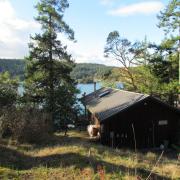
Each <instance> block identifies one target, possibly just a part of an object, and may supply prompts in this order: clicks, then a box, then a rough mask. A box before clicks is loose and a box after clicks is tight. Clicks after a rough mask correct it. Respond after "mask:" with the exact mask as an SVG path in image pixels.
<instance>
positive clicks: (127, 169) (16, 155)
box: [0, 131, 180, 180]
mask: <svg viewBox="0 0 180 180" xmlns="http://www.w3.org/2000/svg"><path fill="white" fill-rule="evenodd" d="M160 153H161V152H138V153H137V157H138V159H137V158H136V154H135V153H134V152H133V151H130V150H125V149H112V148H109V147H106V146H102V145H100V144H98V143H95V142H91V140H90V139H89V138H88V135H87V134H86V132H78V131H71V132H69V133H68V136H64V135H63V134H61V133H59V134H55V135H54V136H51V137H47V139H46V140H45V141H44V142H43V143H41V144H38V145H37V144H16V143H15V142H12V143H9V142H8V141H7V142H6V141H0V179H32V180H33V179H35V180H38V179H39V180H41V179H43V180H44V179H50V180H51V179H52V180H54V179H62V180H71V179H77V180H81V179H83V180H86V179H87V180H91V179H94V180H96V179H97V180H98V179H100V180H104V179H112V180H113V179H118V180H119V179H137V177H138V178H139V179H146V177H147V176H148V175H149V173H150V172H151V170H152V169H153V168H154V171H153V173H152V177H155V178H157V179H165V180H166V179H180V171H179V169H180V162H179V161H178V159H177V158H176V154H175V152H173V153H174V155H173V156H172V152H168V153H165V154H164V155H163V157H162V159H161V160H160V162H159V163H158V165H157V166H156V167H154V165H155V163H156V161H157V159H158V157H159V154H160ZM169 154H170V156H169Z"/></svg>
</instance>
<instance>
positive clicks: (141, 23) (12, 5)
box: [0, 0, 169, 66]
mask: <svg viewBox="0 0 180 180" xmlns="http://www.w3.org/2000/svg"><path fill="white" fill-rule="evenodd" d="M168 2H169V1H168V0H146V1H144V0H127V1H126V2H125V1H121V0H120V1H118V0H91V1H86V2H84V1H83V0H78V1H77V0H76V1H75V0H71V1H69V4H70V6H69V8H68V9H67V10H66V11H65V14H64V20H65V21H66V22H67V24H68V25H69V26H70V27H71V28H72V29H73V30H74V31H75V38H76V40H77V43H73V42H70V41H68V40H66V39H65V36H64V35H59V36H58V38H59V39H60V40H61V41H62V42H63V43H64V45H67V46H68V52H69V53H70V54H72V57H73V59H75V62H76V63H96V64H104V65H108V66H120V63H119V62H116V61H115V60H112V59H108V58H105V57H104V53H103V51H104V46H105V43H106V38H107V36H108V34H109V33H110V32H111V31H113V30H118V31H119V33H120V35H121V36H122V37H124V38H127V39H128V40H130V41H132V42H135V41H142V40H144V39H145V37H147V40H148V41H150V42H155V43H157V44H158V43H160V42H161V41H162V39H163V38H164V37H165V35H164V32H163V30H162V29H159V28H158V27H157V24H158V19H157V15H158V14H159V12H160V10H163V9H164V7H165V6H166V5H167V4H168ZM36 3H37V0H33V1H31V2H30V1H27V2H24V1H21V0H11V1H10V0H0V25H1V27H3V28H2V29H1V30H0V47H1V52H0V58H6V59H24V57H25V56H27V55H28V43H29V42H30V38H29V37H30V34H31V35H34V33H36V32H39V31H40V26H39V24H37V22H35V21H34V19H33V17H35V16H36V15H37V11H36V9H35V8H34V5H35V4H36ZM92 12H93V13H92Z"/></svg>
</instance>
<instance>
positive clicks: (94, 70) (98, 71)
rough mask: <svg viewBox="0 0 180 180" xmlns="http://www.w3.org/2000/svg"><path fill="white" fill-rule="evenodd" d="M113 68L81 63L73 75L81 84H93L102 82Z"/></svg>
mask: <svg viewBox="0 0 180 180" xmlns="http://www.w3.org/2000/svg"><path fill="white" fill-rule="evenodd" d="M112 68H113V67H110V66H105V65H103V64H91V63H79V64H76V66H75V68H74V69H73V71H72V73H71V75H72V77H73V78H74V79H76V80H78V82H79V83H91V82H93V81H94V80H96V81H98V80H101V79H102V78H103V77H104V76H106V75H107V74H109V73H110V71H111V70H112Z"/></svg>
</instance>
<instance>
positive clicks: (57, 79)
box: [25, 0, 76, 121]
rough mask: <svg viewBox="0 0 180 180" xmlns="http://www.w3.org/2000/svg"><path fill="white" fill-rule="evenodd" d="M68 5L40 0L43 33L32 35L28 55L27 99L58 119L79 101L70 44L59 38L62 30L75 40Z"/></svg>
mask: <svg viewBox="0 0 180 180" xmlns="http://www.w3.org/2000/svg"><path fill="white" fill-rule="evenodd" d="M68 7H69V4H68V2H67V0H40V2H39V3H38V4H37V5H36V9H37V11H38V16H37V17H36V21H37V22H39V23H40V24H41V30H42V33H38V34H35V36H34V37H31V42H30V43H29V49H30V55H29V57H27V58H26V60H27V68H26V71H27V73H26V85H25V87H26V94H25V96H26V99H28V101H29V102H30V105H34V106H36V107H38V108H40V107H41V108H43V109H44V110H46V111H47V112H49V113H50V114H51V115H52V119H53V120H54V121H55V117H59V118H58V121H60V118H61V119H62V117H63V116H65V117H66V116H67V114H70V112H72V109H73V106H74V103H75V101H76V98H75V97H76V96H75V93H76V88H75V82H74V80H73V79H72V78H71V77H70V72H71V70H72V68H73V66H74V62H73V60H72V57H71V55H69V54H68V53H67V46H63V44H62V42H61V41H60V40H59V39H58V38H57V35H58V33H63V34H65V35H66V36H67V38H68V39H69V40H72V41H73V40H74V32H73V30H72V29H71V28H70V27H69V26H68V25H67V24H66V23H65V21H64V20H63V16H64V11H65V9H66V8H68ZM56 121H57V118H56Z"/></svg>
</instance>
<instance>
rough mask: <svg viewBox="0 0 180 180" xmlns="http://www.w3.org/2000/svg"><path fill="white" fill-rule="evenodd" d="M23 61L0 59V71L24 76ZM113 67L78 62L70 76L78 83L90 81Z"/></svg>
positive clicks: (98, 78) (100, 77) (107, 72)
mask: <svg viewBox="0 0 180 180" xmlns="http://www.w3.org/2000/svg"><path fill="white" fill-rule="evenodd" d="M24 68H25V62H24V61H23V60H20V59H0V72H4V71H8V72H10V74H11V75H12V76H19V77H20V78H21V79H23V77H24ZM112 68H113V67H109V66H105V65H102V64H91V63H79V64H76V66H75V67H74V69H73V71H72V73H71V76H72V77H73V78H74V79H75V80H78V82H79V83H90V82H92V81H93V79H94V78H95V79H96V80H100V79H102V78H103V77H104V76H106V75H108V74H109V73H110V71H111V70H112Z"/></svg>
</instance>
